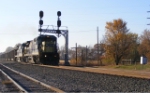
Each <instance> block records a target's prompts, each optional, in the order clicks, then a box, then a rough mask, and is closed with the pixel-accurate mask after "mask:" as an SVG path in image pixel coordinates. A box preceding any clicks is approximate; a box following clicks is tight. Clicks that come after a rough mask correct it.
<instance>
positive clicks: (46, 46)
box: [42, 40, 56, 52]
mask: <svg viewBox="0 0 150 93" xmlns="http://www.w3.org/2000/svg"><path fill="white" fill-rule="evenodd" d="M42 50H43V52H55V51H56V41H53V40H45V41H42Z"/></svg>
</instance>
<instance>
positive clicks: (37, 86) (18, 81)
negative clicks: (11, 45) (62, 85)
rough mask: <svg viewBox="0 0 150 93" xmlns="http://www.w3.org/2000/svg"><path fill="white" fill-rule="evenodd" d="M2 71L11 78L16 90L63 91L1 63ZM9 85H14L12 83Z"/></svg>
mask: <svg viewBox="0 0 150 93" xmlns="http://www.w3.org/2000/svg"><path fill="white" fill-rule="evenodd" d="M0 72H1V74H3V75H4V76H5V77H7V78H8V79H9V82H11V83H13V84H14V85H15V86H16V87H17V88H16V91H15V92H24V93H28V92H63V91H62V90H60V89H57V88H55V87H52V86H49V85H47V84H45V83H42V82H40V81H38V80H35V79H33V78H31V77H29V76H27V75H25V74H22V73H20V72H17V71H15V70H13V69H10V68H8V67H6V66H4V65H3V64H0ZM8 86H9V87H12V84H11V85H8ZM13 87H14V86H13ZM9 92H11V91H9ZM13 92H14V91H13Z"/></svg>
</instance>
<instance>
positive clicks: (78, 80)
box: [3, 63, 150, 92]
mask: <svg viewBox="0 0 150 93" xmlns="http://www.w3.org/2000/svg"><path fill="white" fill-rule="evenodd" d="M3 64H4V65H6V66H8V67H10V68H13V69H15V70H17V71H20V72H22V73H24V74H26V75H29V76H31V77H33V78H35V79H38V80H40V81H43V82H44V83H47V84H50V85H51V86H54V87H57V88H59V89H61V90H64V91H66V92H150V80H148V79H139V78H131V77H123V76H115V75H106V74H96V73H90V72H89V73H88V72H80V71H72V70H64V69H56V68H48V67H41V66H36V65H32V64H20V63H3Z"/></svg>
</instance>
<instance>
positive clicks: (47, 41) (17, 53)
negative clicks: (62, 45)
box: [0, 35, 59, 65]
mask: <svg viewBox="0 0 150 93" xmlns="http://www.w3.org/2000/svg"><path fill="white" fill-rule="evenodd" d="M0 58H1V59H3V60H4V59H5V60H6V59H7V60H8V59H9V60H14V61H17V62H30V63H37V64H39V63H42V64H50V65H58V64H59V53H58V47H57V38H56V37H55V36H54V35H39V36H38V37H36V38H34V40H31V41H27V42H25V43H22V44H20V45H19V46H18V48H17V49H16V48H14V49H13V50H11V51H10V52H7V53H3V54H1V55H0Z"/></svg>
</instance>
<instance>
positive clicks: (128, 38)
mask: <svg viewBox="0 0 150 93" xmlns="http://www.w3.org/2000/svg"><path fill="white" fill-rule="evenodd" d="M126 24H127V23H126V22H124V21H123V20H122V19H117V20H113V22H106V26H105V28H106V35H105V51H106V56H110V57H113V58H114V61H115V63H116V65H118V64H119V62H120V61H121V59H122V58H123V57H125V56H127V54H128V53H129V52H130V50H131V48H132V49H133V48H134V47H133V44H134V43H136V40H137V34H133V33H129V29H127V27H126Z"/></svg>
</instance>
